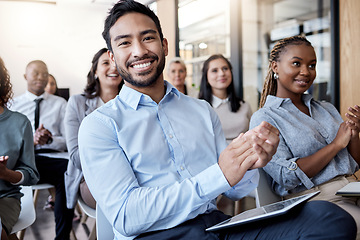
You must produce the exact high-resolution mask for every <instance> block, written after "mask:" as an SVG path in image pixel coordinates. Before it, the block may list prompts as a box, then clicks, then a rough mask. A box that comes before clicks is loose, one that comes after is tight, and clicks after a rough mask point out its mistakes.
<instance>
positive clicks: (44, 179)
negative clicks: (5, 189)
mask: <svg viewBox="0 0 360 240" xmlns="http://www.w3.org/2000/svg"><path fill="white" fill-rule="evenodd" d="M35 161H36V167H37V169H38V171H39V174H40V180H39V183H50V184H52V185H54V186H55V190H56V195H55V207H54V214H55V224H56V237H55V239H56V240H68V239H70V232H71V229H72V221H73V218H74V209H68V208H67V207H66V194H65V185H64V173H65V171H66V169H67V164H68V160H67V159H62V158H49V157H45V156H40V155H37V154H36V155H35Z"/></svg>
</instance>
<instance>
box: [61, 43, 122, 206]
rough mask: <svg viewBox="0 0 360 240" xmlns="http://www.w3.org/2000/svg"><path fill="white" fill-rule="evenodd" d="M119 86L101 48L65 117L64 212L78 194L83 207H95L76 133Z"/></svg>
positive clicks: (70, 102) (114, 69) (117, 79)
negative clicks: (84, 121)
mask: <svg viewBox="0 0 360 240" xmlns="http://www.w3.org/2000/svg"><path fill="white" fill-rule="evenodd" d="M122 85H123V81H122V78H121V77H120V75H119V73H118V71H117V70H116V68H115V66H113V65H111V64H110V59H109V56H108V54H107V49H106V48H102V49H100V50H99V51H98V52H97V53H96V54H95V55H94V57H93V60H92V66H91V69H90V71H89V73H88V75H87V85H86V87H85V89H84V93H83V94H79V95H74V96H71V97H70V99H69V101H68V104H67V108H66V113H65V132H66V145H67V148H68V151H69V154H70V159H69V160H70V161H69V163H68V168H67V171H66V173H65V188H66V200H67V207H68V208H74V206H75V205H76V201H77V196H78V192H79V193H80V195H81V197H82V199H83V200H84V202H85V203H86V204H87V205H89V206H90V207H92V208H95V206H96V202H95V200H94V198H93V197H92V195H91V193H90V191H89V189H88V188H87V185H86V182H85V180H84V178H83V174H82V170H81V163H80V156H79V151H78V131H79V127H80V124H81V121H82V120H83V119H84V118H85V117H86V116H87V115H89V114H90V113H91V112H92V111H94V110H95V109H96V108H98V107H100V106H102V105H103V104H104V103H106V102H108V101H109V100H111V99H113V98H114V97H115V96H116V95H117V94H118V93H119V91H120V89H121V87H122ZM79 188H80V191H79Z"/></svg>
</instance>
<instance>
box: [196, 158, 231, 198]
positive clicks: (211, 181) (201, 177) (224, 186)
mask: <svg viewBox="0 0 360 240" xmlns="http://www.w3.org/2000/svg"><path fill="white" fill-rule="evenodd" d="M195 178H196V180H197V182H198V184H199V186H200V188H201V190H202V192H203V194H204V196H205V197H207V198H208V199H210V200H212V199H214V198H216V197H217V196H219V195H220V194H222V193H223V192H226V191H227V190H229V189H231V186H230V185H229V183H228V181H227V180H226V178H225V176H224V174H223V172H222V171H221V169H220V167H219V165H218V164H217V163H216V164H214V165H212V166H210V167H208V168H207V169H205V170H204V171H202V172H201V173H199V174H198V175H197V176H196V177H195Z"/></svg>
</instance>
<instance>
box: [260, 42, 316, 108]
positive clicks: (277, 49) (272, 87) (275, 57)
mask: <svg viewBox="0 0 360 240" xmlns="http://www.w3.org/2000/svg"><path fill="white" fill-rule="evenodd" d="M302 44H305V45H307V46H311V47H312V45H311V43H310V42H309V41H308V40H307V39H306V38H305V37H303V36H293V37H287V38H284V39H281V40H279V41H278V42H277V43H276V44H275V45H274V47H273V49H272V50H271V52H270V57H269V67H268V72H267V75H266V77H265V81H264V87H263V90H262V93H261V98H260V103H259V107H260V108H262V107H263V106H264V104H265V101H266V97H267V96H268V95H273V96H276V91H277V81H276V79H275V78H274V71H273V70H272V68H271V63H272V62H278V61H279V58H280V55H281V54H282V53H284V52H285V51H286V47H288V46H290V45H302Z"/></svg>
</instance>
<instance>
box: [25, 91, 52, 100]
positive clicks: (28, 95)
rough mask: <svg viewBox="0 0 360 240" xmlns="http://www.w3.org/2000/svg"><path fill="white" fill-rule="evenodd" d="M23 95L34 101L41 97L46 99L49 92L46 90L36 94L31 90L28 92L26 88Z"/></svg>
mask: <svg viewBox="0 0 360 240" xmlns="http://www.w3.org/2000/svg"><path fill="white" fill-rule="evenodd" d="M25 95H26V97H27V98H28V99H30V100H31V101H34V100H35V99H37V98H43V99H47V98H48V97H49V94H48V93H47V92H44V93H43V94H41V95H40V96H37V95H35V94H33V93H31V92H29V91H28V90H26V92H25Z"/></svg>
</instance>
